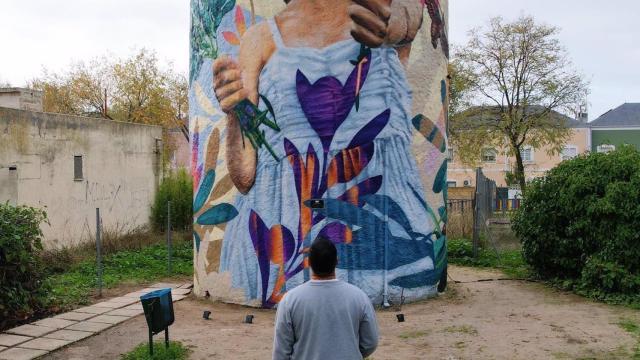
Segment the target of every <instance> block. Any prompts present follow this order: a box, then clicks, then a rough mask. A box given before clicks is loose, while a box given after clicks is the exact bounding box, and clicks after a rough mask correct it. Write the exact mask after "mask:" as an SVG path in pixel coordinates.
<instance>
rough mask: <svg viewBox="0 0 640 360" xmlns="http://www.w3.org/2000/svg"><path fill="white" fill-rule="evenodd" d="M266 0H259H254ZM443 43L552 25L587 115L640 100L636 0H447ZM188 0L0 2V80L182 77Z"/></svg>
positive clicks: (17, 82) (16, 83)
mask: <svg viewBox="0 0 640 360" xmlns="http://www.w3.org/2000/svg"><path fill="white" fill-rule="evenodd" d="M256 1H266V0H256ZM449 7H450V12H451V15H450V19H449V23H450V29H449V30H450V35H449V37H450V40H451V42H452V43H453V44H458V45H460V44H464V42H465V40H466V33H467V31H468V30H469V29H470V28H472V27H475V26H478V25H481V24H484V23H486V21H487V19H489V18H490V17H492V16H497V15H500V16H503V17H504V18H506V19H514V18H516V17H518V16H519V15H521V14H530V15H533V16H534V17H535V18H536V19H537V20H538V21H542V22H545V23H547V24H550V25H556V26H559V27H560V28H561V29H562V31H561V33H560V40H561V41H562V43H563V44H564V45H565V46H566V47H567V49H568V51H569V54H570V56H571V58H572V59H573V61H574V63H575V65H576V68H577V69H578V70H580V71H581V72H583V73H584V74H585V75H586V76H587V78H588V79H590V80H591V95H590V97H589V102H590V105H591V108H590V110H589V113H590V118H591V119H595V118H596V117H597V116H599V115H601V114H602V113H604V112H605V111H607V110H609V109H610V108H613V107H616V106H618V105H620V104H622V103H624V102H640V69H639V67H640V26H638V24H637V19H638V15H639V14H640V1H637V0H616V1H609V2H603V1H602V0H536V1H532V0H450V5H449ZM188 28H189V1H188V0H56V1H51V0H28V1H25V0H2V1H1V3H0V82H6V81H8V82H10V83H11V84H12V85H14V86H20V85H23V84H24V83H25V82H26V81H27V80H29V79H32V78H33V77H35V76H37V75H39V74H40V73H41V72H42V69H43V67H46V68H48V69H51V70H54V71H58V70H61V69H64V67H65V66H66V65H68V64H69V63H71V62H72V61H78V60H87V59H90V58H92V57H96V56H99V55H103V54H106V53H108V52H109V53H112V54H113V55H114V56H118V57H125V56H127V55H129V54H131V53H132V52H133V51H135V49H138V48H141V47H145V48H148V49H152V50H155V51H156V52H157V53H158V55H159V57H160V58H161V59H162V60H163V61H166V62H171V63H172V64H173V66H174V67H175V70H177V71H182V72H183V73H185V74H186V72H187V69H188V51H189V39H188V37H189V33H188Z"/></svg>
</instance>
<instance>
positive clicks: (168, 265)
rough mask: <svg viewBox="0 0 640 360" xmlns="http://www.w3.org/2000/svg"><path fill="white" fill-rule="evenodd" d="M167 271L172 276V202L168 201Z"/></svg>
mask: <svg viewBox="0 0 640 360" xmlns="http://www.w3.org/2000/svg"><path fill="white" fill-rule="evenodd" d="M167 270H168V272H169V274H171V200H169V201H167Z"/></svg>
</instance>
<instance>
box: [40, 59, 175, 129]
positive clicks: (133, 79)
mask: <svg viewBox="0 0 640 360" xmlns="http://www.w3.org/2000/svg"><path fill="white" fill-rule="evenodd" d="M29 85H30V86H31V87H32V88H34V89H37V90H42V91H43V93H44V94H43V108H44V111H47V112H56V113H62V114H72V115H83V116H96V117H104V118H108V119H113V120H119V121H127V122H136V123H143V124H152V125H160V126H163V127H165V128H171V127H180V128H181V130H182V131H183V133H184V135H185V137H186V138H187V139H188V129H187V128H186V127H185V126H184V124H185V120H186V118H187V113H188V99H187V89H188V84H187V80H186V76H184V75H182V74H178V73H175V72H174V71H172V70H171V69H167V68H164V67H161V66H160V63H159V61H158V58H157V57H156V55H155V53H154V52H153V51H149V50H145V49H142V50H140V51H138V52H137V53H136V54H134V55H133V56H131V57H129V58H126V59H114V58H113V57H112V56H106V55H105V56H102V57H99V58H95V59H92V60H90V61H89V62H86V63H85V62H78V63H75V64H72V65H71V66H70V68H69V69H68V70H67V71H65V72H60V73H55V72H49V71H47V70H45V71H44V72H43V75H42V76H41V77H39V78H36V79H34V80H32V81H31V83H30V84H29Z"/></svg>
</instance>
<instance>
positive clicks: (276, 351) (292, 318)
mask: <svg viewBox="0 0 640 360" xmlns="http://www.w3.org/2000/svg"><path fill="white" fill-rule="evenodd" d="M309 262H310V263H311V270H312V275H311V281H308V282H307V283H305V284H303V285H300V286H298V287H296V288H295V289H293V290H290V291H289V292H287V294H286V295H285V296H284V298H283V299H282V300H281V301H280V303H279V304H278V311H277V314H276V326H275V336H274V340H273V359H274V360H289V359H291V360H293V359H302V360H316V359H317V360H325V359H335V360H351V359H362V358H363V357H367V356H369V355H371V354H372V353H373V352H374V351H375V349H376V347H377V346H378V326H377V324H376V315H375V312H374V310H373V306H372V305H371V301H370V300H369V298H368V297H367V295H366V294H365V293H364V292H363V291H362V290H360V289H359V288H357V287H355V286H353V285H351V284H348V283H345V282H343V281H339V280H338V279H336V273H335V269H336V265H337V264H338V256H337V250H336V247H335V245H334V244H333V243H332V242H331V241H329V240H327V239H325V238H322V237H319V238H317V239H316V240H315V241H314V242H313V244H312V245H311V249H310V251H309Z"/></svg>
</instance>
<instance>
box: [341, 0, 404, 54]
mask: <svg viewBox="0 0 640 360" xmlns="http://www.w3.org/2000/svg"><path fill="white" fill-rule="evenodd" d="M392 1H393V0H353V4H352V5H351V6H349V17H351V20H352V24H351V36H353V38H354V39H356V41H358V42H360V43H362V44H364V45H366V46H368V47H380V46H382V45H383V44H384V43H385V39H386V38H387V34H388V28H389V18H390V17H391V2H392Z"/></svg>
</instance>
